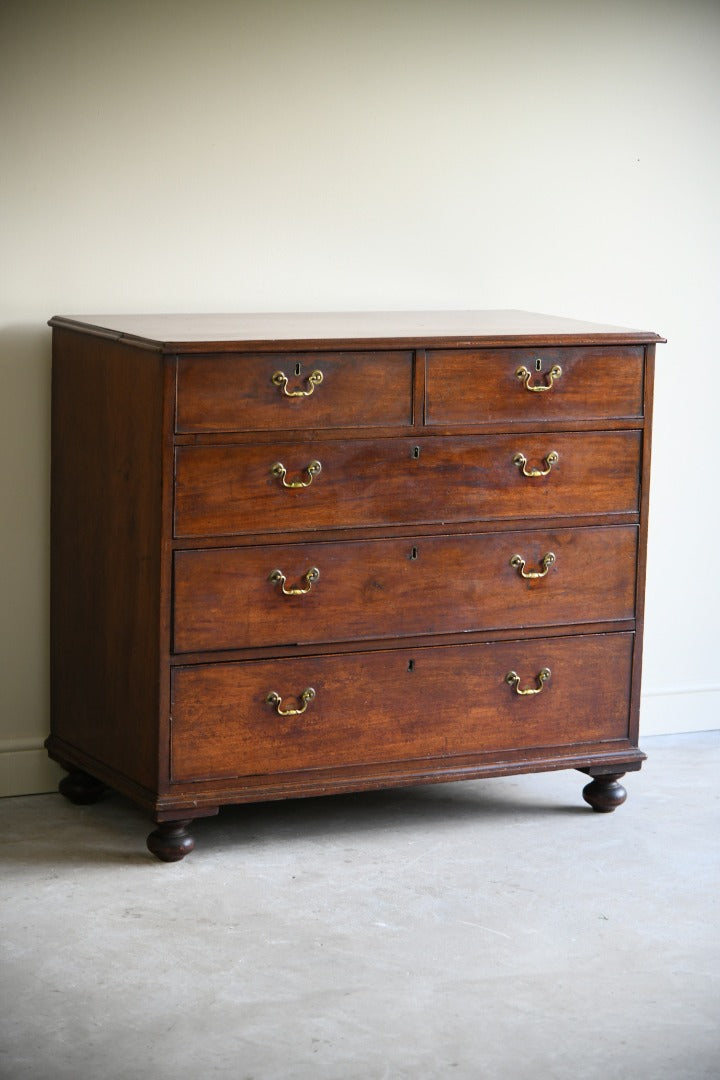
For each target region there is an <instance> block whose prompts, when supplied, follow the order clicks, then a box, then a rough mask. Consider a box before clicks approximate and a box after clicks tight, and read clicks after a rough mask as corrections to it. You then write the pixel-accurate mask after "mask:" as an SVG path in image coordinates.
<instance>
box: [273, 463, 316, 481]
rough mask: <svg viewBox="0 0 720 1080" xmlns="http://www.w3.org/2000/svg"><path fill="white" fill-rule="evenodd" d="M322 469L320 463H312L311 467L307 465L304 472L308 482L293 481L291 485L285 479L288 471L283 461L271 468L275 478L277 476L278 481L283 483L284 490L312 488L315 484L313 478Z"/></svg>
mask: <svg viewBox="0 0 720 1080" xmlns="http://www.w3.org/2000/svg"><path fill="white" fill-rule="evenodd" d="M321 469H322V465H321V464H320V462H319V461H311V462H310V464H309V465H306V466H305V468H304V469H303V472H306V473H307V477H308V478H307V480H291V481H290V482H289V483H288V481H287V480H286V479H285V477H286V476H287V469H286V468H285V466H284V465H283V463H282V462H281V461H276V462H275V464H274V465H271V466H270V472H271V473H272V475H273V476H277V478H278V480H280V481H282V486H283V487H284V488H306V487H310V485H311V484H312V482H313V477H314V476H317V474H318V473H319V472H320V470H321Z"/></svg>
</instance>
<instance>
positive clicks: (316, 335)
mask: <svg viewBox="0 0 720 1080" xmlns="http://www.w3.org/2000/svg"><path fill="white" fill-rule="evenodd" d="M50 325H51V326H53V327H58V328H66V329H73V330H79V331H82V332H85V333H91V334H98V335H100V336H103V337H110V338H113V339H115V340H128V341H136V342H143V343H144V344H146V345H147V346H150V347H152V348H154V349H155V350H157V351H160V352H167V353H171V352H178V351H179V352H196V351H198V352H199V351H206V350H207V349H208V348H211V349H212V350H213V351H229V350H233V351H238V350H248V351H249V350H251V349H256V348H260V347H265V348H268V347H272V348H285V349H292V348H305V349H309V348H310V349H311V348H316V349H320V348H327V347H342V348H363V347H379V346H382V345H386V344H393V345H404V346H406V347H410V348H411V347H413V346H417V347H423V346H432V345H435V346H438V345H445V344H447V345H453V346H458V347H461V346H467V347H472V346H488V345H495V344H498V345H522V344H526V343H529V342H532V343H534V344H545V345H552V344H556V345H572V344H601V343H602V344H646V343H652V342H660V341H663V340H664V339H663V338H661V337H660V336H659V335H658V334H656V333H654V332H652V331H648V330H637V329H629V328H625V327H619V326H608V325H605V324H603V323H594V322H584V321H580V320H576V319H567V318H563V317H559V316H554V315H542V314H538V313H536V312H529V311H514V310H507V311H504V310H498V311H430V312H427V311H372V312H361V311H357V312H352V311H351V312H285V313H277V312H275V313H273V312H268V313H247V314H235V315H232V314H203V315H173V314H164V315H150V314H148V315H122V314H118V315H56V316H54V317H53V318H52V319H51V320H50Z"/></svg>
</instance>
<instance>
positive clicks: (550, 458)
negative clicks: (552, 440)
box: [513, 450, 560, 476]
mask: <svg viewBox="0 0 720 1080" xmlns="http://www.w3.org/2000/svg"><path fill="white" fill-rule="evenodd" d="M559 460H560V455H559V454H558V452H557V450H551V451H550V453H549V454H548V455H547V457H546V458H544V462H545V468H544V469H528V468H527V458H526V457H525V455H524V454H516V455H515V457H514V458H513V465H517V467H518V469H520V470H521V472H522V474H523V476H547V475H548V473H549V472H550V470H551V469H552V467H553V465H557V463H558V461H559Z"/></svg>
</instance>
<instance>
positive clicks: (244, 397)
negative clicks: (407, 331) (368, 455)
mask: <svg viewBox="0 0 720 1080" xmlns="http://www.w3.org/2000/svg"><path fill="white" fill-rule="evenodd" d="M276 372H278V373H280V374H283V375H285V377H286V378H287V380H288V383H287V394H286V393H285V392H284V391H283V388H282V386H278V385H277V384H276V383H274V382H273V380H272V377H273V375H274V374H275V373H276ZM313 372H320V374H321V375H322V382H320V383H319V384H317V385H315V386H313V385H312V384H309V383H308V376H310V375H312V374H313ZM412 375H413V354H412V353H411V352H388V351H385V352H382V351H377V352H373V353H365V352H360V353H333V352H324V353H322V356H321V357H318V355H317V354H315V353H288V352H282V353H260V354H259V355H256V354H253V353H247V354H243V355H239V356H215V355H212V354H211V355H210V356H202V355H201V356H190V357H184V358H183V359H181V360H179V361H178V382H177V388H178V389H177V430H178V431H179V432H199V431H263V430H267V431H277V430H278V428H279V429H280V430H283V429H289V428H293V429H295V430H307V429H308V428H318V427H319V428H323V429H328V428H330V429H332V428H342V427H383V426H385V425H388V424H391V425H392V424H399V425H404V424H411V423H412V419H413V416H412ZM298 393H302V394H308V396H307V397H289V396H287V395H288V394H298Z"/></svg>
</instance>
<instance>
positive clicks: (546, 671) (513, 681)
mask: <svg viewBox="0 0 720 1080" xmlns="http://www.w3.org/2000/svg"><path fill="white" fill-rule="evenodd" d="M535 678H536V679H537V683H538V685H537V686H530V687H528V689H527V690H521V689H520V676H519V675H518V673H517V671H508V673H507V675H506V676H505V682H506V683H507V684H508V686H514V687H515V693H516V694H520V695H521V697H525V696H526V695H527V694H540V693H541V692H542V688H543V686H544V685H545V683H546V682H547V681H548V679H549V678H550V668H549V667H544V668H542V670H541V671H540V672H539V673H538V674H537V675H536V676H535Z"/></svg>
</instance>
